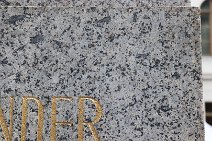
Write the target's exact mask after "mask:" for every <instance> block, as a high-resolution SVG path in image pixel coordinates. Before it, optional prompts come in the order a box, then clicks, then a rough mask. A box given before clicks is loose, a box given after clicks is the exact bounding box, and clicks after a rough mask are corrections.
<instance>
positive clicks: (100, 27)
mask: <svg viewBox="0 0 212 141" xmlns="http://www.w3.org/2000/svg"><path fill="white" fill-rule="evenodd" d="M0 13H1V15H0V21H1V22H0V37H1V38H0V88H1V97H2V98H1V105H2V109H3V110H4V115H5V117H6V120H7V121H8V123H9V104H8V103H9V102H8V101H9V96H14V97H15V108H14V117H13V121H14V129H13V139H14V140H20V131H21V129H20V128H21V118H22V117H21V103H22V102H21V98H22V96H35V97H38V98H39V99H40V100H41V101H42V103H43V105H44V108H45V109H44V110H45V118H44V120H45V124H44V127H45V128H44V130H43V140H44V141H49V140H50V135H49V132H50V125H51V119H50V118H51V117H50V115H51V98H52V96H72V97H74V102H73V105H72V106H71V105H70V103H65V102H63V103H61V104H58V108H57V109H58V116H57V118H58V120H68V119H70V118H71V119H72V118H73V120H74V125H73V127H69V126H64V127H62V126H57V139H58V140H60V141H67V140H71V139H72V140H76V139H77V128H76V126H77V118H76V117H77V106H76V105H77V103H76V100H77V98H78V97H79V96H91V97H94V98H95V99H98V100H99V102H100V103H101V105H102V107H103V117H102V118H101V120H100V121H99V122H98V123H96V124H95V127H96V129H97V132H98V134H99V136H100V140H101V141H171V140H174V141H203V136H204V130H203V116H202V115H203V111H202V91H201V63H200V62H201V48H200V31H199V30H200V18H199V10H198V9H196V8H189V7H175V8H171V7H152V8H149V7H141V8H121V9H113V8H108V9H104V8H83V7H79V8H77V9H73V8H65V7H64V8H56V7H54V8H51V7H29V8H26V7H25V8H23V7H16V8H14V7H1V8H0ZM93 108H95V107H94V106H92V105H91V104H89V103H87V108H86V109H87V111H86V115H87V117H88V120H89V119H92V118H93V117H94V115H93V113H94V109H93ZM36 109H37V105H36V104H35V103H34V102H29V108H28V124H27V140H35V139H36V131H37V123H36V119H37V110H36ZM70 109H71V112H70ZM69 113H70V114H69ZM0 136H1V140H4V138H3V134H2V132H0ZM85 140H86V141H88V140H93V138H92V136H91V133H90V130H89V129H88V128H86V133H85Z"/></svg>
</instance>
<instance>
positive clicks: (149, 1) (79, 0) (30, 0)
mask: <svg viewBox="0 0 212 141" xmlns="http://www.w3.org/2000/svg"><path fill="white" fill-rule="evenodd" d="M0 5H1V6H53V7H55V6H56V7H57V6H58V7H61V6H66V7H80V6H89V7H90V6H99V5H101V6H104V8H105V7H123V6H124V7H129V6H131V7H140V6H190V0H0Z"/></svg>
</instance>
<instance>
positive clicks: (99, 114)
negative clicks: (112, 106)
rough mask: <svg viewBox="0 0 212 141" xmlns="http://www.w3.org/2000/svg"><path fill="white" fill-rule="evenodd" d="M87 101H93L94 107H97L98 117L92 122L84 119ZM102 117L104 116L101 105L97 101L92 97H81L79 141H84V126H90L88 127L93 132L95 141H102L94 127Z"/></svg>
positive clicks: (79, 104)
mask: <svg viewBox="0 0 212 141" xmlns="http://www.w3.org/2000/svg"><path fill="white" fill-rule="evenodd" d="M85 100H90V101H92V102H93V103H94V105H95V106H96V117H95V119H94V120H93V121H91V122H86V121H85V119H84V101H85ZM102 115H103V110H102V107H101V105H100V103H99V102H98V101H97V100H95V99H93V98H91V97H80V98H79V102H78V141H83V137H84V125H88V127H89V128H90V130H91V133H92V135H93V138H94V140H95V141H100V138H99V137H98V134H97V131H96V129H95V127H94V124H95V123H97V122H98V121H99V120H100V119H101V116H102Z"/></svg>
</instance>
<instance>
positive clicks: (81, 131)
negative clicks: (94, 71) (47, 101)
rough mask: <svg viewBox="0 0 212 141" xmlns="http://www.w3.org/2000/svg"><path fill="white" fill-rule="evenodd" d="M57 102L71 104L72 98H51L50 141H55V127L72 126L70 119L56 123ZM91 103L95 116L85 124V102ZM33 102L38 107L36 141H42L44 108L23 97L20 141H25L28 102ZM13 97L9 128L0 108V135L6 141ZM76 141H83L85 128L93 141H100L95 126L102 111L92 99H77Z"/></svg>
mask: <svg viewBox="0 0 212 141" xmlns="http://www.w3.org/2000/svg"><path fill="white" fill-rule="evenodd" d="M57 100H64V101H70V103H71V102H73V98H72V97H53V98H52V102H51V104H52V111H51V112H52V113H51V132H50V139H51V141H56V126H57V125H68V126H73V121H72V120H71V119H70V120H69V121H57ZM86 100H87V101H91V102H92V103H93V104H94V105H95V107H96V114H95V115H96V116H95V118H94V119H93V121H91V122H87V121H86V120H85V115H84V114H85V107H84V106H85V101H86ZM29 101H33V102H35V103H36V104H37V107H38V117H37V118H38V128H37V141H42V135H43V126H44V106H43V104H42V102H41V101H40V100H39V99H38V98H36V97H32V96H24V97H22V107H21V108H22V109H21V110H22V115H21V116H22V121H21V122H22V123H21V141H25V140H26V133H27V127H26V124H27V117H28V102H29ZM14 102H15V100H14V97H10V126H9V127H8V126H7V123H6V121H5V119H6V118H5V117H4V115H3V109H2V107H0V125H1V128H2V133H3V136H4V138H5V140H6V141H12V135H13V109H14ZM77 114H78V115H77V118H78V126H77V130H78V139H77V140H78V141H83V138H84V128H85V126H87V127H88V128H89V130H90V131H91V133H92V137H93V139H94V140H95V141H100V138H99V136H98V134H97V130H96V129H95V124H96V123H98V122H99V120H100V119H101V117H102V115H103V109H102V107H101V105H100V103H99V101H98V100H96V99H94V98H92V97H79V99H78V113H77Z"/></svg>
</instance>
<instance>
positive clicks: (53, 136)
mask: <svg viewBox="0 0 212 141" xmlns="http://www.w3.org/2000/svg"><path fill="white" fill-rule="evenodd" d="M57 99H59V100H68V101H72V100H73V98H72V97H53V98H52V117H51V118H52V127H51V133H50V137H51V141H56V125H57V124H61V125H70V126H72V124H73V123H72V121H60V122H59V121H57V113H56V112H57Z"/></svg>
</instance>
